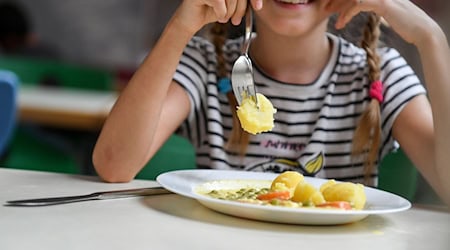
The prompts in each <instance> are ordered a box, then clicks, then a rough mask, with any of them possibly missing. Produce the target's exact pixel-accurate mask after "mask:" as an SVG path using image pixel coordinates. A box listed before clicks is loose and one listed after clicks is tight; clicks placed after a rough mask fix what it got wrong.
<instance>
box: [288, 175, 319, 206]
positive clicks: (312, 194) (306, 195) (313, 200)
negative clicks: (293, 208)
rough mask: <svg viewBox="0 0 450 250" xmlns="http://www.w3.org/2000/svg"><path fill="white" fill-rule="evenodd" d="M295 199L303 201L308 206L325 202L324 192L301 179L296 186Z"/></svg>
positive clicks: (293, 198)
mask: <svg viewBox="0 0 450 250" xmlns="http://www.w3.org/2000/svg"><path fill="white" fill-rule="evenodd" d="M292 200H293V201H296V202H301V203H302V204H304V205H307V206H315V205H319V204H322V203H324V202H325V199H324V197H323V195H322V193H321V192H320V191H319V190H318V189H317V188H315V187H314V186H313V185H311V184H310V183H307V182H305V181H301V182H299V183H298V184H297V187H295V191H294V196H293V197H292Z"/></svg>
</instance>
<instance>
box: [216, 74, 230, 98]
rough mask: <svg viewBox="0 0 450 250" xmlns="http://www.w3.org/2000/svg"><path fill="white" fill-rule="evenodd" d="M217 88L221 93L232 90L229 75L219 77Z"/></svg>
mask: <svg viewBox="0 0 450 250" xmlns="http://www.w3.org/2000/svg"><path fill="white" fill-rule="evenodd" d="M217 88H218V89H219V92H220V93H223V94H226V93H228V92H230V91H231V81H230V78H228V77H222V78H220V79H219V82H218V83H217Z"/></svg>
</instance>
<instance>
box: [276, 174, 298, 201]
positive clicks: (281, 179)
mask: <svg viewBox="0 0 450 250" xmlns="http://www.w3.org/2000/svg"><path fill="white" fill-rule="evenodd" d="M303 180H304V177H303V175H301V174H300V173H299V172H295V171H286V172H283V173H281V174H279V175H278V176H277V177H276V178H275V179H274V180H273V181H272V184H271V185H270V190H272V191H283V190H288V191H289V198H292V196H293V195H294V191H295V187H296V186H297V184H298V183H299V182H300V181H303Z"/></svg>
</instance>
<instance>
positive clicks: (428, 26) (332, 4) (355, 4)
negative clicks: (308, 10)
mask: <svg viewBox="0 0 450 250" xmlns="http://www.w3.org/2000/svg"><path fill="white" fill-rule="evenodd" d="M326 9H327V10H328V11H330V12H333V13H339V16H338V20H337V22H336V28H338V29H341V28H343V27H344V26H345V25H346V24H347V23H348V22H350V20H351V19H352V18H353V17H354V16H356V15H357V14H358V13H359V12H365V11H373V12H375V13H376V14H378V15H379V16H382V17H383V18H384V19H385V20H386V21H387V22H388V23H389V25H390V26H391V27H392V28H393V29H394V31H396V32H397V33H398V34H399V35H400V36H401V37H402V38H403V39H404V40H405V41H407V42H409V43H412V44H415V45H419V44H420V42H421V40H423V39H425V38H427V36H430V35H432V34H434V33H435V31H436V29H440V28H439V27H438V25H437V24H436V23H435V22H434V20H433V19H431V18H430V17H429V16H428V15H427V14H426V13H425V12H424V11H422V10H421V9H420V8H419V7H417V6H416V5H414V4H413V3H412V2H410V1H409V0H389V1H388V0H330V1H329V2H328V3H327V5H326Z"/></svg>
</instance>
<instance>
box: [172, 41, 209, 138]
mask: <svg viewBox="0 0 450 250" xmlns="http://www.w3.org/2000/svg"><path fill="white" fill-rule="evenodd" d="M208 54H209V52H208V43H207V41H206V40H204V39H203V38H199V37H194V38H193V39H192V40H191V41H190V42H189V43H188V45H187V46H186V48H185V50H184V52H183V54H182V56H181V59H180V63H179V65H178V67H177V69H176V72H175V74H174V76H173V80H174V81H176V82H177V83H178V84H179V85H180V86H181V87H183V88H184V89H185V90H186V92H187V94H188V95H189V100H190V105H191V110H190V112H189V116H188V118H187V120H186V121H185V122H184V123H183V124H182V126H181V127H180V129H179V131H178V133H180V134H181V135H183V136H186V137H187V138H188V139H189V140H190V141H191V143H193V144H194V145H200V144H201V138H200V135H201V134H203V133H202V131H201V130H202V129H203V130H204V129H206V128H205V126H206V125H205V124H206V121H205V120H206V118H205V113H204V107H205V103H206V97H207V93H206V91H207V90H206V85H207V81H208V64H209V63H208V62H209V59H208ZM202 124H203V125H202Z"/></svg>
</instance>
